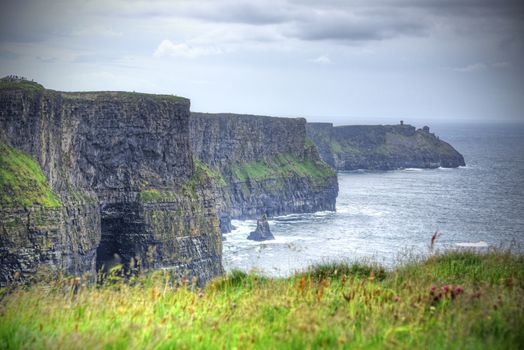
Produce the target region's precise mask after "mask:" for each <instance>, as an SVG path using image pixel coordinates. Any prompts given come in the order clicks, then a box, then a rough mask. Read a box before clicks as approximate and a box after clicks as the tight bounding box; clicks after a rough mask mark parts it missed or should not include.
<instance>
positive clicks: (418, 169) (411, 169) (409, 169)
mask: <svg viewBox="0 0 524 350" xmlns="http://www.w3.org/2000/svg"><path fill="white" fill-rule="evenodd" d="M402 171H424V169H420V168H405V169H402Z"/></svg>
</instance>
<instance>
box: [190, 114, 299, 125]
mask: <svg viewBox="0 0 524 350" xmlns="http://www.w3.org/2000/svg"><path fill="white" fill-rule="evenodd" d="M191 116H193V117H198V118H213V119H226V120H235V119H237V120H238V119H241V120H245V121H251V120H252V121H267V122H274V121H275V120H282V121H292V120H293V121H296V122H299V123H304V124H305V123H306V119H305V118H287V117H275V116H267V115H256V114H236V113H202V112H191Z"/></svg>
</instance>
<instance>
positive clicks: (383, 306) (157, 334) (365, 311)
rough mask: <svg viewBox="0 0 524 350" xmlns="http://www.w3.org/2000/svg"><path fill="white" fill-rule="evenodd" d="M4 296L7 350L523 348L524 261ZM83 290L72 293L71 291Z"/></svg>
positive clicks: (68, 288) (356, 267)
mask: <svg viewBox="0 0 524 350" xmlns="http://www.w3.org/2000/svg"><path fill="white" fill-rule="evenodd" d="M118 280H119V278H118V277H116V276H115V277H114V278H112V279H111V282H108V283H107V284H105V285H102V286H83V287H82V286H81V285H82V281H81V280H78V281H75V280H70V281H68V280H62V281H54V282H51V283H47V284H37V285H33V286H31V287H19V288H17V289H15V290H11V291H10V292H7V291H5V290H4V291H3V293H0V296H1V295H3V298H2V299H1V301H0V348H2V349H19V348H25V349H27V348H31V349H95V348H96V349H235V348H237V349H316V348H326V349H327V348H329V349H331V348H335V349H336V348H341V349H522V348H523V346H524V332H522V330H523V329H524V307H523V305H524V257H523V256H522V255H513V254H511V253H508V252H490V253H486V254H476V253H472V252H452V253H446V254H443V255H436V256H433V257H431V258H429V259H428V260H425V261H419V262H413V263H410V264H407V265H405V266H403V267H400V268H398V269H396V270H393V271H387V270H385V269H383V268H381V267H380V266H375V265H366V264H359V263H333V264H324V265H321V266H317V267H313V268H311V269H310V270H309V271H307V272H305V273H303V274H297V275H295V276H292V277H289V278H285V279H270V278H265V277H261V276H258V275H256V274H245V273H243V272H239V271H234V272H232V273H230V274H229V275H228V276H227V277H225V278H222V279H217V280H215V281H213V282H211V283H210V284H209V285H208V286H207V287H206V288H205V289H203V290H198V289H197V290H191V288H190V287H188V286H187V284H186V285H184V283H182V285H180V284H179V283H178V282H177V281H178V278H175V279H174V278H173V277H172V276H171V275H169V274H168V273H167V272H166V271H158V272H156V273H153V274H152V275H149V276H148V277H138V278H133V279H132V280H131V281H130V282H128V283H123V282H119V281H118ZM76 289H78V290H77V291H76V292H75V290H76Z"/></svg>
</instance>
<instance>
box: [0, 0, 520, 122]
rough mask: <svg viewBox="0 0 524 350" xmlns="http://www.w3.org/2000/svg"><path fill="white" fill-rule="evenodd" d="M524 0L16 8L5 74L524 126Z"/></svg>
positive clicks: (9, 19)
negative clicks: (517, 122)
mask: <svg viewBox="0 0 524 350" xmlns="http://www.w3.org/2000/svg"><path fill="white" fill-rule="evenodd" d="M523 21H524V1H522V0H519V1H506V0H498V1H497V0H427V1H424V0H418V1H417V0H396V1H393V0H377V1H370V0H367V1H366V0H355V1H352V0H349V1H343V0H324V1H313V0H275V1H259V0H223V1H221V0H214V1H206V0H198V1H184V0H180V1H162V0H158V1H124V0H117V1H111V0H104V1H98V0H91V1H89V0H83V1H81V0H63V1H62V0H54V1H43V0H40V1H27V0H16V1H3V0H1V9H0V30H1V32H0V74H1V75H2V76H3V75H8V74H17V75H22V76H25V77H27V78H30V79H34V80H36V81H38V82H40V83H42V84H43V85H45V86H46V87H48V88H52V89H57V90H66V91H69V90H135V91H142V92H151V93H168V94H176V95H180V96H185V97H188V98H190V99H191V104H192V110H194V111H202V112H237V113H251V114H266V115H275V116H277V115H278V116H304V117H306V118H308V120H312V121H322V120H325V121H335V122H337V123H364V122H370V123H376V122H396V121H398V120H400V119H404V120H406V121H408V122H422V121H424V122H426V121H427V122H428V123H431V122H433V123H438V122H441V121H451V120H460V121H488V120H495V121H508V120H509V121H517V120H518V121H523V120H524V68H523V62H524V35H523V34H524V30H523V28H524V24H523Z"/></svg>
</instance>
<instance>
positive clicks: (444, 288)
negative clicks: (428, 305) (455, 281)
mask: <svg viewBox="0 0 524 350" xmlns="http://www.w3.org/2000/svg"><path fill="white" fill-rule="evenodd" d="M440 290H441V291H442V294H446V293H447V292H449V291H450V290H451V288H450V287H449V285H447V284H445V285H443V286H442V288H441V289H440Z"/></svg>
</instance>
